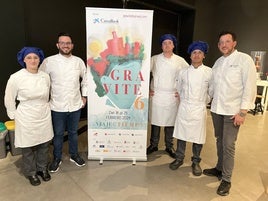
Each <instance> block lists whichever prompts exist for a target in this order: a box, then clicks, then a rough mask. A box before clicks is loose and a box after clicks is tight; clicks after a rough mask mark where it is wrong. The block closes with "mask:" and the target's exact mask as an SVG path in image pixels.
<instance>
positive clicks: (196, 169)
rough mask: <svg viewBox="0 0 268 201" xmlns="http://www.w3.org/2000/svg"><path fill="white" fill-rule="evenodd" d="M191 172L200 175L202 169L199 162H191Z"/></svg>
mask: <svg viewBox="0 0 268 201" xmlns="http://www.w3.org/2000/svg"><path fill="white" fill-rule="evenodd" d="M192 172H193V175H194V176H200V175H201V174H202V169H201V167H200V165H199V163H192Z"/></svg>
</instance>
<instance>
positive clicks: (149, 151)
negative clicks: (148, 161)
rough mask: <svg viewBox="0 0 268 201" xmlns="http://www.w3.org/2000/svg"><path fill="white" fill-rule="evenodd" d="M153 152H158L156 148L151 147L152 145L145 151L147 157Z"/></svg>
mask: <svg viewBox="0 0 268 201" xmlns="http://www.w3.org/2000/svg"><path fill="white" fill-rule="evenodd" d="M155 151H158V147H153V146H152V145H150V146H149V147H148V148H147V150H146V154H147V155H149V154H151V153H153V152H155Z"/></svg>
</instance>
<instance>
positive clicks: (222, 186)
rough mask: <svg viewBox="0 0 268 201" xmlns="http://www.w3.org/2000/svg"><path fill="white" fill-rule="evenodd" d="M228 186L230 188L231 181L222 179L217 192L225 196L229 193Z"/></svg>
mask: <svg viewBox="0 0 268 201" xmlns="http://www.w3.org/2000/svg"><path fill="white" fill-rule="evenodd" d="M230 188H231V182H228V181H224V180H222V181H221V184H220V186H219V188H218V190H217V194H219V195H221V196H226V195H228V194H229V192H230Z"/></svg>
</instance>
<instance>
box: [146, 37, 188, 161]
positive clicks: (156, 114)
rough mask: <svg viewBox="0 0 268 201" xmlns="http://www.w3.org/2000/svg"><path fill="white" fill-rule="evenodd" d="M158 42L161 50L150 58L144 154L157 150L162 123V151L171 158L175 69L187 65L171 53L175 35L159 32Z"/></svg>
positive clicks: (176, 96)
mask: <svg viewBox="0 0 268 201" xmlns="http://www.w3.org/2000/svg"><path fill="white" fill-rule="evenodd" d="M160 44H161V46H162V51H163V52H162V53H160V54H158V55H154V56H153V57H152V58H151V72H152V80H151V85H150V112H149V114H150V115H149V121H150V123H151V138H150V146H149V147H148V148H147V155H149V154H151V153H153V152H155V151H158V143H159V139H160V128H161V127H164V132H165V146H166V149H165V151H166V152H167V153H168V154H169V155H170V156H171V157H172V158H174V157H175V154H174V151H173V137H172V135H173V130H174V123H175V119H176V114H177V109H178V103H179V100H178V93H177V90H176V79H177V76H178V73H179V70H180V69H181V68H183V67H187V66H189V64H188V63H187V62H186V61H185V60H184V59H183V58H182V57H180V56H178V55H176V54H174V53H173V50H174V48H175V46H176V45H177V39H176V37H175V36H174V35H172V34H164V35H162V36H161V37H160Z"/></svg>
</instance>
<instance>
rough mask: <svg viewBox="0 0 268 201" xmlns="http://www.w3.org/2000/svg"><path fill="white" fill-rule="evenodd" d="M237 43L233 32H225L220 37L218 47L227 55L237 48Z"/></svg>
mask: <svg viewBox="0 0 268 201" xmlns="http://www.w3.org/2000/svg"><path fill="white" fill-rule="evenodd" d="M236 44H237V42H236V41H234V39H233V37H232V35H231V34H225V35H222V36H221V37H220V39H219V42H218V48H219V50H220V51H221V53H222V54H223V56H225V57H227V56H229V55H230V54H231V53H232V52H233V51H234V50H235V47H236Z"/></svg>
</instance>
